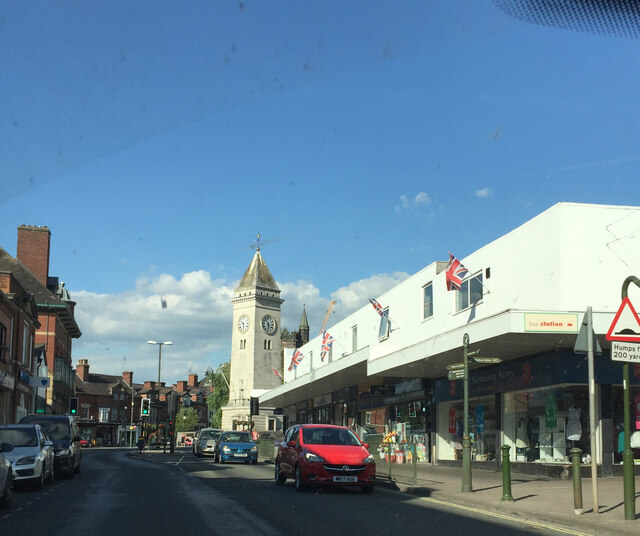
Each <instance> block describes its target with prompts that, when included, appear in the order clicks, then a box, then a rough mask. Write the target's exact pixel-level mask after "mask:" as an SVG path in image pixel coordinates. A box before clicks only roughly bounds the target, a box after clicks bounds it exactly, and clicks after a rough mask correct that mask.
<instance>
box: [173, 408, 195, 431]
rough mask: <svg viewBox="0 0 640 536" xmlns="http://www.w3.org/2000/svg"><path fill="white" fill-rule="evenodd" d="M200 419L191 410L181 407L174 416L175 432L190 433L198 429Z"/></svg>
mask: <svg viewBox="0 0 640 536" xmlns="http://www.w3.org/2000/svg"><path fill="white" fill-rule="evenodd" d="M198 423H200V417H199V416H198V412H197V411H196V410H195V409H193V408H186V407H184V406H182V407H181V408H180V411H178V414H177V415H176V432H192V431H194V430H196V429H197V428H198Z"/></svg>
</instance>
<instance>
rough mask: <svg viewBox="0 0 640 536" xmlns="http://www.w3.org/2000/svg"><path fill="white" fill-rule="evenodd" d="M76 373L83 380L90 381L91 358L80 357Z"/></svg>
mask: <svg viewBox="0 0 640 536" xmlns="http://www.w3.org/2000/svg"><path fill="white" fill-rule="evenodd" d="M76 375H77V376H78V377H79V378H80V379H81V380H82V381H83V382H88V381H89V360H88V359H80V360H79V361H78V366H77V367H76Z"/></svg>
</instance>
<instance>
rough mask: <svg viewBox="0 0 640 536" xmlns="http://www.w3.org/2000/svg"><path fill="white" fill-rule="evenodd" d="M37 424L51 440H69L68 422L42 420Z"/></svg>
mask: <svg viewBox="0 0 640 536" xmlns="http://www.w3.org/2000/svg"><path fill="white" fill-rule="evenodd" d="M38 424H39V425H40V426H42V428H44V431H45V432H46V433H47V435H48V436H49V439H51V441H60V440H64V439H66V440H69V441H70V440H71V437H70V435H69V434H70V432H69V423H67V422H65V421H42V422H39V423H38Z"/></svg>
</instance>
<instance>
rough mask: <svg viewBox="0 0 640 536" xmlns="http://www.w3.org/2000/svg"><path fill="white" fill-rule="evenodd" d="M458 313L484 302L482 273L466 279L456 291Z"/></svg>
mask: <svg viewBox="0 0 640 536" xmlns="http://www.w3.org/2000/svg"><path fill="white" fill-rule="evenodd" d="M455 293H456V311H462V310H463V309H467V308H468V307H471V306H473V305H477V304H478V303H480V301H482V272H480V273H478V274H476V275H474V276H472V277H469V278H468V279H465V280H464V281H463V282H462V284H461V285H460V290H456V291H455Z"/></svg>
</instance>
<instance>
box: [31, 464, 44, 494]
mask: <svg viewBox="0 0 640 536" xmlns="http://www.w3.org/2000/svg"><path fill="white" fill-rule="evenodd" d="M43 486H44V466H43V467H42V471H40V476H39V477H36V478H34V479H33V489H35V490H36V491H40V490H41V489H42V487H43Z"/></svg>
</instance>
